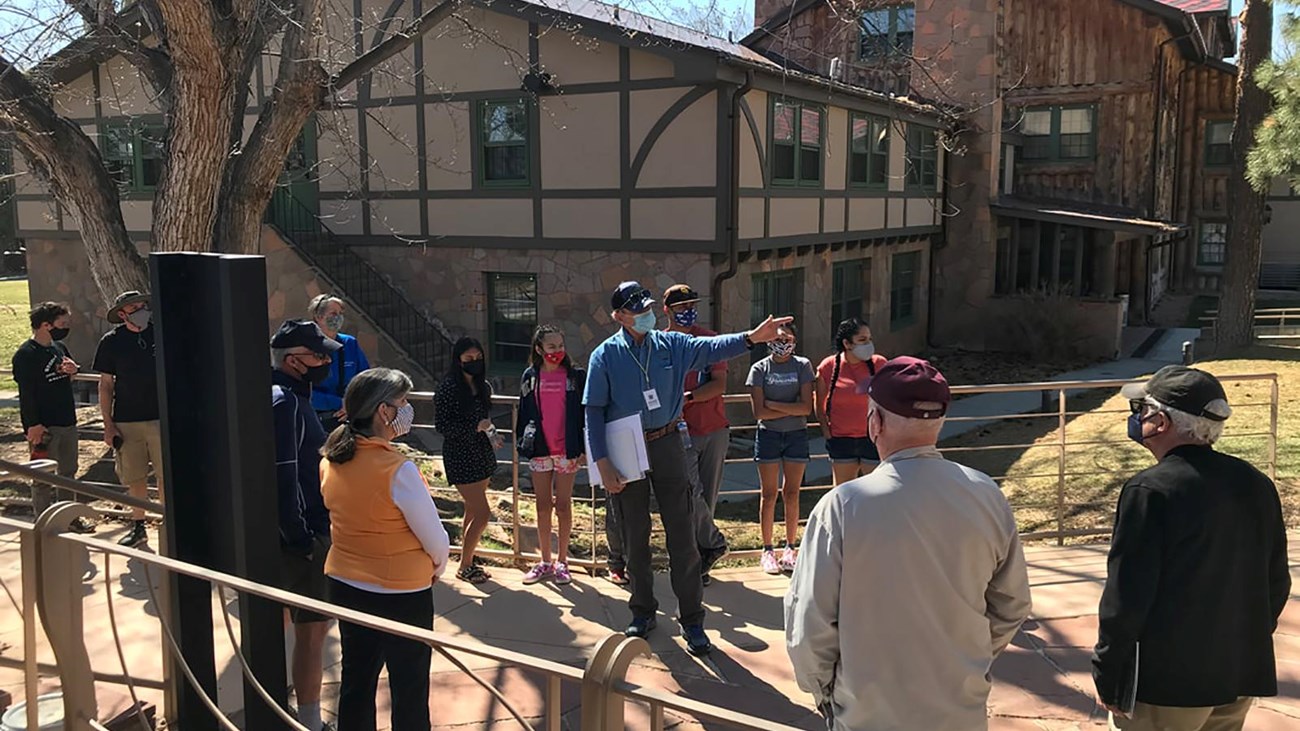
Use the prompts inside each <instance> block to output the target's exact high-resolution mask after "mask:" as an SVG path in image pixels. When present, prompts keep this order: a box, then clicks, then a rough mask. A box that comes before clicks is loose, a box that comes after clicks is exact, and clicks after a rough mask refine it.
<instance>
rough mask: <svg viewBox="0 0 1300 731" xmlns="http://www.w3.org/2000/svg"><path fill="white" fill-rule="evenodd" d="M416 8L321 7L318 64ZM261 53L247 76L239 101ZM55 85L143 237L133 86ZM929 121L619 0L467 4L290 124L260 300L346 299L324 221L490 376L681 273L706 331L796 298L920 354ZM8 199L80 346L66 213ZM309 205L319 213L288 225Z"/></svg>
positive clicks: (934, 164) (593, 328)
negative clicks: (477, 352)
mask: <svg viewBox="0 0 1300 731" xmlns="http://www.w3.org/2000/svg"><path fill="white" fill-rule="evenodd" d="M428 3H429V0H424V2H423V3H422V2H421V1H420V0H404V1H400V2H395V3H389V2H382V3H379V2H376V1H375V0H366V2H359V3H357V4H356V10H357V11H358V13H359V15H358V16H357V17H359V18H370V19H373V18H375V17H380V18H386V19H387V22H382V23H379V24H378V25H375V24H374V23H373V22H370V21H367V24H366V25H367V27H368V28H369V29H368V30H366V31H365V32H364V33H362V34H360V35H358V36H354V34H353V31H352V28H353V19H352V18H347V17H331V18H330V23H329V25H330V27H331V28H332V31H331V32H330V34H329V37H330V42H329V43H328V44H327V46H328V50H327V57H328V58H331V59H332V60H333V61H334V62H336V63H339V64H342V63H344V62H346V61H347V60H348V59H350V58H352V57H354V54H356V53H357V52H358V51H364V50H365V49H366V48H370V47H373V46H374V45H375V44H377V43H379V42H380V41H381V40H382V39H383V38H384V34H385V31H386V29H395V28H397V27H400V25H401V23H402V22H404V21H405V20H406V19H409V18H410V17H413V16H414V15H415V14H418V13H419V12H421V10H422V7H423V6H427V5H428ZM377 14H378V15H377ZM274 68H275V66H274V64H273V63H272V62H271V61H270V60H269V59H268V60H267V62H266V63H264V64H263V67H262V68H261V69H259V71H258V81H259V86H260V87H261V88H260V90H259V99H258V101H259V102H261V101H262V100H264V98H265V96H266V94H267V93H268V89H269V88H270V85H271V83H272V82H273V78H272V77H273V70H274ZM64 81H65V83H64V84H63V85H62V87H61V88H59V90H58V92H57V100H58V104H59V106H60V109H61V111H62V112H63V113H65V114H67V115H68V116H70V117H72V118H74V119H75V120H76V121H77V122H78V123H79V124H81V125H82V126H83V128H84V129H85V130H86V131H87V132H88V133H89V134H91V135H93V136H95V137H96V138H97V139H98V140H99V143H100V146H101V149H102V150H103V153H104V155H105V158H106V160H108V162H109V164H110V165H111V166H113V169H114V170H115V171H116V172H117V174H118V176H119V178H120V181H121V185H122V188H123V191H124V202H123V211H124V214H125V216H126V221H127V224H128V227H129V228H130V229H131V230H132V231H133V232H135V233H136V234H137V235H138V238H139V240H140V242H141V246H142V247H147V245H148V237H149V233H148V232H149V224H150V204H151V195H150V188H151V186H152V183H153V182H154V181H155V180H156V175H157V172H158V162H157V156H158V152H157V150H158V143H157V141H156V138H157V135H158V126H157V125H158V122H159V120H158V118H157V117H155V116H151V115H152V114H153V113H154V112H155V111H156V110H154V109H153V108H152V107H151V105H150V102H149V95H148V94H147V93H146V91H145V89H144V86H143V83H142V81H141V79H140V78H139V77H138V76H137V75H136V74H135V72H134V71H133V69H131V67H129V66H128V65H126V64H125V63H124V62H122V61H121V59H118V58H112V59H109V60H107V61H104V62H102V63H99V64H98V65H87V66H86V67H85V68H84V69H79V71H78V73H76V74H74V75H70V76H69V77H68V78H66V79H65V80H64ZM254 111H255V110H253V109H250V110H249V114H250V117H249V119H250V120H251V119H252V116H251V115H253V114H254ZM943 124H944V122H943V119H942V118H941V116H940V115H939V114H938V113H937V112H936V111H935V110H934V109H933V108H931V107H927V106H924V105H921V104H918V103H915V102H911V101H908V100H906V99H895V98H891V97H889V96H887V95H884V94H881V93H878V92H873V91H868V90H866V89H863V88H860V87H855V86H851V85H847V84H843V83H832V82H830V81H828V80H827V79H825V78H819V77H817V76H815V75H810V74H803V73H798V72H792V71H789V70H787V69H784V68H782V66H781V65H779V64H777V63H775V62H773V61H771V60H769V59H768V58H766V57H764V56H763V55H761V54H759V53H756V52H755V51H753V50H751V49H749V48H746V47H744V46H742V45H739V44H735V43H730V42H728V41H724V40H720V39H717V38H712V37H709V36H706V35H703V34H700V33H697V32H694V31H690V30H687V29H684V28H681V27H678V26H675V25H671V24H667V23H662V22H659V21H655V20H651V19H648V18H645V17H643V16H639V15H636V14H633V13H629V12H627V11H625V10H622V11H620V10H619V9H617V8H615V7H613V6H607V5H603V4H600V3H594V2H571V3H542V2H530V1H526V0H495V2H491V3H486V2H484V3H481V4H468V3H467V4H466V6H465V8H464V9H463V10H462V11H460V12H458V14H457V17H455V18H454V19H453V20H450V21H448V22H447V23H445V24H444V25H442V26H439V27H438V28H436V29H435V30H433V31H431V32H430V33H429V34H427V35H426V36H424V37H423V38H422V39H421V40H420V41H419V42H417V43H416V44H415V45H414V46H413V47H412V48H411V49H409V50H408V51H407V52H405V53H403V54H401V55H399V56H398V57H396V58H394V59H393V60H392V61H391V62H389V63H388V64H386V65H385V66H384V67H382V68H380V69H379V70H378V71H376V72H375V73H374V74H373V75H372V76H371V77H370V78H369V79H368V80H367V81H365V82H364V83H362V84H360V85H359V86H358V87H357V89H356V91H355V93H353V94H352V95H351V96H350V97H349V98H346V99H344V100H342V101H341V102H340V103H337V104H335V105H334V108H332V109H331V110H330V111H327V112H321V113H320V114H318V115H317V117H316V119H315V120H314V122H313V124H311V125H310V126H309V129H308V130H307V131H306V132H305V133H304V135H303V138H302V140H301V143H300V145H299V146H298V149H297V151H296V152H295V154H294V155H293V156H292V157H291V159H290V161H289V166H288V170H287V172H286V174H285V185H284V186H283V188H282V189H281V190H280V191H279V192H278V193H277V200H276V201H275V203H274V204H273V206H272V208H271V214H270V215H269V217H268V220H269V222H270V223H271V227H269V228H268V229H267V231H266V232H265V233H264V235H263V244H264V248H266V249H267V251H268V252H270V253H274V254H275V255H276V256H280V257H287V259H288V260H290V263H289V264H285V265H283V266H281V265H280V264H275V263H274V262H273V266H272V269H274V270H275V271H273V272H272V275H271V276H272V279H271V287H270V289H271V300H272V301H271V310H272V316H273V317H277V316H281V315H283V316H294V315H296V314H298V312H299V311H300V310H301V308H302V307H304V306H305V304H306V297H307V295H308V294H309V293H310V292H311V291H313V290H314V289H319V288H324V287H335V288H338V289H340V290H341V292H342V294H343V295H345V296H349V295H351V294H352V293H350V292H349V291H348V285H349V282H350V281H352V277H351V276H350V273H349V272H348V271H344V270H342V269H343V268H345V264H344V263H342V260H341V259H339V258H334V257H317V258H316V259H315V260H314V264H315V266H316V268H317V269H318V270H319V274H323V275H324V277H325V281H315V277H316V274H315V273H313V272H310V271H307V269H306V267H304V266H302V265H301V264H295V263H293V262H295V261H296V259H294V257H292V256H291V253H292V252H293V251H295V250H297V249H298V248H301V246H302V243H303V242H302V241H297V240H295V239H297V238H300V237H303V236H329V237H330V238H331V240H333V241H342V242H345V243H346V244H347V245H348V247H349V248H350V249H351V250H352V251H354V252H357V253H359V254H360V255H361V256H362V257H364V259H365V260H366V261H367V262H369V263H370V264H371V265H372V266H373V267H374V268H375V269H377V270H378V271H379V272H380V273H381V274H382V275H383V276H384V277H385V278H386V280H387V281H388V282H389V283H390V284H391V286H392V287H394V288H395V289H396V290H398V291H399V292H400V293H401V294H402V295H404V297H405V299H406V300H408V301H409V302H410V303H411V304H412V305H413V306H414V307H416V308H417V309H419V310H421V311H422V314H423V315H425V316H427V317H428V318H429V319H430V320H431V321H437V322H438V323H439V324H440V325H442V326H445V329H446V331H447V332H449V333H457V332H464V333H470V334H474V335H477V336H479V337H482V338H483V339H484V340H485V342H487V343H489V348H490V351H491V353H490V358H491V360H493V362H494V365H495V366H496V367H497V368H499V369H501V371H502V372H503V373H506V372H512V371H514V369H515V368H516V367H517V366H518V365H519V364H521V363H522V360H523V359H524V357H525V356H526V353H527V349H528V346H527V340H528V336H529V334H530V333H531V330H532V328H533V326H534V325H535V324H537V323H539V322H548V321H549V322H556V323H558V324H562V325H563V326H564V327H566V328H567V329H568V331H569V332H568V334H569V337H570V338H571V346H570V347H571V348H572V349H574V350H582V351H585V350H586V349H588V348H590V347H591V346H592V345H594V344H595V342H597V341H599V340H600V339H602V338H603V337H605V336H606V335H607V334H608V332H609V331H610V326H609V319H608V316H607V310H608V293H609V292H610V290H611V289H612V288H613V286H614V285H616V284H617V283H618V282H619V281H621V280H623V279H630V278H637V279H640V280H641V281H642V282H644V283H645V284H647V286H650V287H652V288H659V289H662V288H663V287H664V286H666V285H668V284H670V283H673V282H677V281H685V282H687V283H690V284H691V285H692V286H694V287H696V288H697V289H698V290H699V291H700V292H701V293H703V294H704V295H705V297H706V298H707V300H706V302H707V303H708V305H710V306H711V309H712V315H713V316H712V318H706V319H711V320H712V324H713V325H714V326H715V327H717V328H721V329H734V328H740V327H743V326H745V325H747V324H748V323H749V322H750V321H751V320H752V319H753V318H755V317H757V316H758V315H759V314H760V313H767V312H778V313H791V314H794V315H795V316H796V317H798V318H799V320H800V321H801V322H802V323H803V325H804V328H803V330H802V333H801V334H802V336H803V340H804V343H805V344H806V347H808V348H809V349H811V350H814V351H817V350H820V349H822V348H823V344H825V345H826V346H829V341H830V331H831V328H832V320H834V319H837V318H841V317H847V316H850V315H867V316H868V317H869V318H870V320H871V322H872V324H873V325H874V326H875V330H876V334H877V338H878V340H879V341H880V343H881V349H882V350H883V351H885V352H907V351H914V350H916V349H919V348H921V347H923V346H924V344H925V342H926V331H927V318H928V309H927V304H928V299H929V298H928V286H929V274H928V273H929V268H930V251H931V247H930V242H931V239H932V237H935V236H937V235H938V234H939V233H940V232H941V228H942V224H943V216H942V215H941V214H942V203H941V201H942V196H941V191H942V190H943V178H944V165H945V160H944V158H943V156H942V154H941V151H940V146H939V145H938V144H937V139H938V136H939V135H940V133H941V132H940V131H941V128H942V126H943ZM248 126H249V127H251V123H250V124H249V125H248ZM17 206H18V211H19V217H20V228H21V231H22V235H23V236H24V237H25V238H26V239H27V242H28V247H29V251H30V252H31V256H30V258H31V262H30V266H31V271H32V276H31V289H32V297H33V299H44V298H57V299H67V300H71V301H72V303H73V305H74V307H75V309H76V310H77V311H78V312H79V314H81V315H83V317H81V318H78V319H79V320H80V322H81V323H82V324H83V325H84V324H86V323H90V326H89V327H88V328H87V327H83V332H80V333H78V334H77V337H78V338H81V339H82V340H83V341H84V342H74V348H78V347H80V348H82V349H86V348H89V347H90V339H91V338H92V337H94V336H95V335H97V332H96V331H97V329H98V327H99V326H98V325H97V324H95V323H98V322H99V318H98V317H96V312H97V311H98V312H102V308H103V304H102V303H100V302H98V301H97V300H98V298H97V296H96V295H95V293H94V289H93V285H92V284H91V282H90V278H89V277H88V276H87V273H86V268H87V263H86V258H85V254H84V251H83V249H82V247H81V244H80V241H79V238H78V234H77V231H76V226H75V223H74V222H73V221H72V220H70V218H69V217H66V216H63V215H61V212H60V211H59V207H58V206H57V204H56V203H55V202H54V201H53V200H52V199H51V198H50V197H49V196H48V194H47V193H46V192H45V191H43V190H42V189H41V188H40V187H39V185H37V184H36V182H35V181H33V180H31V179H30V177H28V178H24V179H22V181H21V182H20V190H19V195H18V202H17ZM317 216H318V217H319V220H320V221H321V222H322V225H323V230H320V231H318V230H316V228H318V227H317V226H316V224H315V223H312V224H311V226H306V227H305V226H303V224H302V221H303V220H305V219H311V220H312V221H315V219H316V217H317ZM286 247H287V248H286ZM286 252H289V253H286ZM334 268H339V270H332V269H334ZM309 280H310V281H309ZM350 298H351V299H353V301H354V302H356V303H357V304H358V305H359V306H360V307H361V308H363V309H364V308H366V307H367V305H366V303H365V302H363V301H361V300H360V299H358V298H357V297H350ZM370 309H372V310H374V311H371V312H368V313H367V315H368V318H369V320H370V321H371V322H373V323H374V325H375V326H376V329H377V330H379V331H380V333H379V334H381V335H387V336H389V339H390V340H392V341H395V342H396V344H397V345H398V346H401V345H402V344H403V343H402V338H403V337H404V336H403V333H401V332H392V331H389V332H386V333H385V332H383V331H385V330H386V329H387V330H392V329H393V328H386V326H385V323H386V319H385V318H386V317H389V316H390V315H392V314H393V313H390V312H385V311H384V308H382V307H374V308H370ZM425 365H426V369H427V370H429V371H431V372H436V370H437V369H438V368H439V367H440V365H439V364H425Z"/></svg>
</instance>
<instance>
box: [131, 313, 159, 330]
mask: <svg viewBox="0 0 1300 731" xmlns="http://www.w3.org/2000/svg"><path fill="white" fill-rule="evenodd" d="M152 319H153V313H152V312H150V311H149V308H148V307H146V308H144V309H143V310H136V311H135V312H132V313H131V314H129V315H127V316H126V321H127V322H129V323H131V325H132V326H133V327H135V328H137V329H140V330H143V329H145V328H146V327H149V321H150V320H152Z"/></svg>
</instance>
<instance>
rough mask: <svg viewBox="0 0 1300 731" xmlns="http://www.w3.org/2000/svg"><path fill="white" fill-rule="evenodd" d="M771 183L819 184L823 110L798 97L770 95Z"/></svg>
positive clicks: (823, 145) (823, 144) (824, 124)
mask: <svg viewBox="0 0 1300 731" xmlns="http://www.w3.org/2000/svg"><path fill="white" fill-rule="evenodd" d="M768 129H770V130H771V141H772V144H771V151H770V159H771V163H770V165H771V171H770V172H771V175H770V178H771V180H772V184H773V185H778V186H790V185H795V186H804V187H820V186H821V184H822V171H823V168H824V167H825V166H824V165H822V151H823V150H824V149H825V142H824V141H825V135H826V110H825V109H823V108H822V107H820V106H816V105H813V104H807V103H805V102H801V101H792V100H787V99H773V100H772V106H771V124H770V125H769V126H768Z"/></svg>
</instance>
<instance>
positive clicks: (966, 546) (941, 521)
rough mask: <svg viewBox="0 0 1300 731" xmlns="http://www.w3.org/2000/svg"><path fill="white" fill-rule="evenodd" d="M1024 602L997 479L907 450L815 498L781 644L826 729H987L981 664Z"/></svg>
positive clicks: (1021, 569) (987, 684)
mask: <svg viewBox="0 0 1300 731" xmlns="http://www.w3.org/2000/svg"><path fill="white" fill-rule="evenodd" d="M1029 610H1030V598H1029V577H1028V572H1027V570H1026V567H1025V558H1024V553H1023V551H1022V550H1021V547H1020V538H1019V535H1018V534H1017V532H1016V523H1015V518H1014V516H1013V515H1012V512H1011V507H1010V506H1009V505H1008V504H1007V501H1006V498H1005V497H1004V496H1003V495H1002V492H1001V490H999V489H998V486H997V484H996V483H994V482H993V480H992V479H990V478H989V477H988V476H987V475H984V474H983V473H981V472H978V471H976V470H972V469H969V468H967V467H963V466H961V465H958V464H956V463H954V462H949V461H948V460H946V459H944V458H943V457H942V456H940V454H939V452H938V450H937V449H935V448H933V447H925V448H918V449H909V450H904V451H902V452H898V453H896V454H893V455H891V456H890V457H889V459H887V460H885V461H884V462H882V463H881V465H880V466H879V467H877V468H876V470H875V471H874V472H872V473H871V474H870V475H867V476H866V477H861V478H858V479H856V480H853V481H851V482H847V483H845V484H843V485H840V486H839V487H838V488H836V489H835V490H832V491H831V492H830V493H828V494H827V495H826V496H825V497H823V498H822V499H821V501H820V502H818V503H817V507H816V508H815V509H814V510H813V512H812V514H811V516H810V517H809V519H808V527H807V530H806V532H805V533H804V539H803V549H802V551H801V552H800V554H799V562H798V564H797V565H796V567H795V571H794V576H793V577H792V579H791V582H790V588H789V591H788V593H787V594H786V597H785V628H786V629H785V631H786V648H787V650H788V652H789V654H790V660H791V662H792V663H793V665H794V673H795V679H796V680H797V681H798V683H799V687H800V688H803V689H804V690H806V691H808V692H810V693H812V694H813V697H814V699H815V700H816V701H817V705H818V707H819V708H821V709H822V711H823V713H826V714H827V715H828V716H829V717H830V718H831V719H832V728H833V729H835V730H836V731H917V730H919V729H924V730H925V731H970V730H972V729H987V728H988V721H987V718H986V710H985V706H986V703H987V701H988V695H989V690H990V688H991V685H992V682H991V678H990V676H989V667H990V666H991V665H992V664H993V660H994V658H996V657H997V655H998V654H999V653H1000V652H1002V650H1003V649H1004V648H1005V647H1006V646H1007V645H1008V644H1009V643H1010V642H1011V639H1012V637H1013V636H1014V635H1015V633H1016V630H1017V629H1018V628H1019V627H1020V625H1021V623H1022V622H1024V620H1025V618H1026V617H1027V616H1028V615H1029Z"/></svg>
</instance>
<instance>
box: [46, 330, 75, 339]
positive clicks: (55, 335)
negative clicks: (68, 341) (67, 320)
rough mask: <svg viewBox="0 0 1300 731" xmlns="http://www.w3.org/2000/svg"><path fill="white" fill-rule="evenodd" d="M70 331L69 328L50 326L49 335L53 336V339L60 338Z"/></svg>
mask: <svg viewBox="0 0 1300 731" xmlns="http://www.w3.org/2000/svg"><path fill="white" fill-rule="evenodd" d="M70 332H72V329H71V328H66V327H52V328H50V337H52V338H54V339H55V340H62V339H64V338H66V337H68V333H70Z"/></svg>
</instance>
